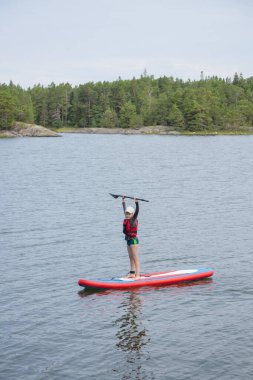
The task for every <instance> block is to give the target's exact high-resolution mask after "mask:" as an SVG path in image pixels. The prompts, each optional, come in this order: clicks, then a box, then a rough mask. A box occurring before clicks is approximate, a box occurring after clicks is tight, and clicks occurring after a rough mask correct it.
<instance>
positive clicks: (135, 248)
mask: <svg viewBox="0 0 253 380" xmlns="http://www.w3.org/2000/svg"><path fill="white" fill-rule="evenodd" d="M130 248H131V256H132V258H133V262H134V268H135V277H136V278H139V277H140V262H139V257H138V244H132V245H131V246H130Z"/></svg>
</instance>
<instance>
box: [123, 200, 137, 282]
mask: <svg viewBox="0 0 253 380" xmlns="http://www.w3.org/2000/svg"><path fill="white" fill-rule="evenodd" d="M134 201H135V210H134V208H133V207H131V206H129V207H127V208H126V203H125V197H124V196H123V197H122V206H123V210H124V214H125V219H124V222H123V233H124V234H125V240H126V242H127V251H128V255H129V260H130V272H129V274H128V277H130V278H135V279H136V280H138V279H139V278H140V263H139V258H138V244H139V239H138V237H137V232H138V219H137V216H138V213H139V202H138V200H137V199H134Z"/></svg>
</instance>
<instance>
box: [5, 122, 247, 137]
mask: <svg viewBox="0 0 253 380" xmlns="http://www.w3.org/2000/svg"><path fill="white" fill-rule="evenodd" d="M64 133H80V134H110V135H118V134H121V135H160V136H163V135H167V136H169V135H170V136H216V135H232V136H236V135H252V134H253V128H252V127H248V128H246V127H240V128H237V129H222V130H215V129H214V130H201V131H197V132H191V131H186V130H184V131H180V132H179V131H178V130H175V129H174V128H173V127H169V126H163V125H156V126H146V127H140V128H70V127H64V128H50V129H49V128H45V127H43V126H41V125H36V124H27V123H21V122H18V123H15V125H14V126H13V127H12V128H11V129H9V130H0V138H12V137H59V136H61V134H64Z"/></svg>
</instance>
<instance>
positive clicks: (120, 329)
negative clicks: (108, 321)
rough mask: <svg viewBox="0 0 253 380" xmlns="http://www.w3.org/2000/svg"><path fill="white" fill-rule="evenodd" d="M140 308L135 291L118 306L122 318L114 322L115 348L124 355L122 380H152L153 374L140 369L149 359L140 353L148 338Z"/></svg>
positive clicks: (145, 353)
mask: <svg viewBox="0 0 253 380" xmlns="http://www.w3.org/2000/svg"><path fill="white" fill-rule="evenodd" d="M141 306H142V300H141V298H140V297H139V295H138V293H137V291H131V292H130V293H129V295H128V297H126V298H125V299H124V301H123V302H122V304H121V305H120V306H119V307H120V308H122V309H123V314H122V316H121V317H120V318H118V319H116V321H115V325H116V326H117V333H116V337H117V342H116V347H117V348H118V349H120V350H122V351H123V352H124V353H126V361H125V363H124V375H123V376H122V380H128V379H132V380H133V379H135V380H142V379H143V380H144V379H154V375H153V373H152V372H151V373H150V372H147V370H146V369H144V368H143V367H142V362H145V364H147V360H148V359H150V355H149V353H148V352H146V351H145V352H144V353H143V351H142V350H143V347H144V346H146V345H147V344H148V343H149V342H150V338H149V337H148V330H147V329H146V328H145V326H144V324H143V320H142V318H141V314H142V313H141Z"/></svg>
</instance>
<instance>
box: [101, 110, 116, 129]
mask: <svg viewBox="0 0 253 380" xmlns="http://www.w3.org/2000/svg"><path fill="white" fill-rule="evenodd" d="M100 127H102V128H117V127H118V117H117V114H116V112H115V111H114V110H112V109H111V108H107V110H105V111H104V113H103V115H102V117H101V120H100Z"/></svg>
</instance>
